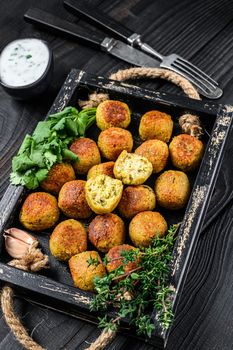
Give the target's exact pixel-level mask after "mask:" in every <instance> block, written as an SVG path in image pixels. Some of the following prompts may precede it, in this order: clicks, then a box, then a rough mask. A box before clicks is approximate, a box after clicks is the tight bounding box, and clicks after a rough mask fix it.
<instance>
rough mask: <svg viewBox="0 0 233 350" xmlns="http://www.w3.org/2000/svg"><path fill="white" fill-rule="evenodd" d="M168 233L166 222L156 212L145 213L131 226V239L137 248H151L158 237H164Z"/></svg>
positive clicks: (137, 217)
mask: <svg viewBox="0 0 233 350" xmlns="http://www.w3.org/2000/svg"><path fill="white" fill-rule="evenodd" d="M166 232H167V223H166V220H165V219H164V217H163V216H162V215H161V214H160V213H158V212H155V211H143V212H141V213H139V214H137V215H136V216H135V217H134V218H133V219H132V220H131V222H130V224H129V237H130V239H131V241H132V242H133V244H134V245H135V246H136V247H149V246H150V245H151V243H152V239H153V238H154V237H155V236H156V235H158V236H159V237H163V236H164V235H165V234H166Z"/></svg>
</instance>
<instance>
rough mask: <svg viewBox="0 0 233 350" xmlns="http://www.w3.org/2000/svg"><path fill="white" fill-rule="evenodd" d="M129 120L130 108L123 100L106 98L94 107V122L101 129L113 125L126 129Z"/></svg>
mask: <svg viewBox="0 0 233 350" xmlns="http://www.w3.org/2000/svg"><path fill="white" fill-rule="evenodd" d="M130 121H131V116H130V110H129V107H128V106H127V104H126V103H124V102H121V101H114V100H106V101H103V102H101V103H100V104H99V105H98V107H97V109H96V124H97V126H98V127H99V128H100V129H101V130H105V129H108V128H111V127H113V126H115V127H118V128H123V129H126V128H127V127H128V125H129V124H130Z"/></svg>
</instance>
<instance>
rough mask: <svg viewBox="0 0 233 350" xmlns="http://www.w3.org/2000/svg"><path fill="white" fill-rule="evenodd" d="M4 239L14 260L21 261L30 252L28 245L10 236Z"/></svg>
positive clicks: (7, 249)
mask: <svg viewBox="0 0 233 350" xmlns="http://www.w3.org/2000/svg"><path fill="white" fill-rule="evenodd" d="M4 237H5V248H6V251H7V253H8V254H9V255H10V256H11V257H12V258H16V259H20V258H22V257H23V256H24V255H25V254H26V253H27V252H28V248H29V247H30V246H29V245H28V244H27V243H24V242H23V241H20V240H19V239H17V238H13V237H10V236H4Z"/></svg>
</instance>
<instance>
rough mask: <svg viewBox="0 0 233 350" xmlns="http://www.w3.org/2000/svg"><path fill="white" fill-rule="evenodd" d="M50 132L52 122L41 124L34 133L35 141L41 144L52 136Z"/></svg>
mask: <svg viewBox="0 0 233 350" xmlns="http://www.w3.org/2000/svg"><path fill="white" fill-rule="evenodd" d="M50 132H51V131H50V122H48V121H44V122H39V123H38V124H37V127H36V128H35V131H34V133H33V134H32V137H33V140H34V141H35V142H36V143H40V142H42V141H44V140H45V139H46V138H48V137H49V136H50Z"/></svg>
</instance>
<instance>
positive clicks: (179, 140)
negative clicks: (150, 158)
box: [169, 134, 204, 171]
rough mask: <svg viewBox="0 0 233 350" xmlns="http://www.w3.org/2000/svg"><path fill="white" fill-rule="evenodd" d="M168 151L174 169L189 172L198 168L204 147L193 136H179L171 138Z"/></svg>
mask: <svg viewBox="0 0 233 350" xmlns="http://www.w3.org/2000/svg"><path fill="white" fill-rule="evenodd" d="M169 150H170V154H171V160H172V163H173V165H174V166H175V167H176V168H178V169H181V170H183V171H191V170H194V169H195V168H197V167H198V165H199V163H200V161H201V159H202V156H203V153H204V145H203V143H202V142H201V141H200V140H198V139H197V138H196V137H194V136H191V135H188V134H181V135H178V136H175V137H174V138H173V140H172V142H171V143H170V145H169Z"/></svg>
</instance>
